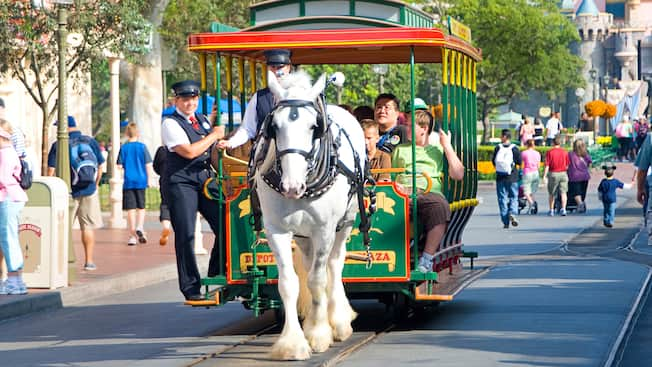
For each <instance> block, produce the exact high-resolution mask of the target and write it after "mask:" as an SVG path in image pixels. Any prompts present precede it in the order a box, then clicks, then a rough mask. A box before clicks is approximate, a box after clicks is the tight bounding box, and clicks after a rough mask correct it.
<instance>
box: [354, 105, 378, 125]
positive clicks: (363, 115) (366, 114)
mask: <svg viewBox="0 0 652 367" xmlns="http://www.w3.org/2000/svg"><path fill="white" fill-rule="evenodd" d="M353 116H355V118H356V119H358V121H359V122H362V120H364V119H371V120H373V119H374V109H373V108H371V107H369V106H358V107H356V108H355V109H353Z"/></svg>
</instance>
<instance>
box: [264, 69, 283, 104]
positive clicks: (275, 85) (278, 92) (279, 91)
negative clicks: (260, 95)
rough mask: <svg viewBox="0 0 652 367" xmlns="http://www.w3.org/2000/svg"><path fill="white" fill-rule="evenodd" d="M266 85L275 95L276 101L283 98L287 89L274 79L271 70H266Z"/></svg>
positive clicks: (274, 76)
mask: <svg viewBox="0 0 652 367" xmlns="http://www.w3.org/2000/svg"><path fill="white" fill-rule="evenodd" d="M267 86H268V87H269V90H270V91H271V92H272V94H273V95H274V96H275V97H276V100H277V101H282V100H284V99H285V96H286V94H287V91H286V90H285V89H284V88H283V87H282V86H281V83H279V82H278V80H277V79H276V75H274V73H272V72H271V71H269V70H267Z"/></svg>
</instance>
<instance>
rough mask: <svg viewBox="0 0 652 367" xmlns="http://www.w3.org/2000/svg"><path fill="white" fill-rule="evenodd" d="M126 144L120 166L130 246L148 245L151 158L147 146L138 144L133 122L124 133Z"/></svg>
mask: <svg viewBox="0 0 652 367" xmlns="http://www.w3.org/2000/svg"><path fill="white" fill-rule="evenodd" d="M125 135H126V136H127V142H126V143H125V144H123V145H122V147H120V151H119V152H118V160H117V164H118V167H119V168H122V172H123V175H122V177H124V182H123V184H122V210H124V211H126V212H127V228H128V229H129V239H128V240H127V245H129V246H135V245H136V244H138V243H147V236H146V235H145V229H144V225H145V206H146V198H145V190H146V189H147V186H148V185H149V178H150V176H151V171H152V157H151V156H150V154H149V151H148V150H147V146H145V144H143V143H141V142H139V141H138V137H139V133H138V126H137V125H136V124H135V123H134V122H130V123H129V124H128V125H127V128H126V129H125Z"/></svg>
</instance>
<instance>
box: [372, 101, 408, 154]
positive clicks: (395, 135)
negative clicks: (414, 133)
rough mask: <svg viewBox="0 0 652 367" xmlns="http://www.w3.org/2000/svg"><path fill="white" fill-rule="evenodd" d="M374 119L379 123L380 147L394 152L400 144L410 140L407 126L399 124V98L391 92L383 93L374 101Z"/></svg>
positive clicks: (384, 150)
mask: <svg viewBox="0 0 652 367" xmlns="http://www.w3.org/2000/svg"><path fill="white" fill-rule="evenodd" d="M374 106H375V107H374V120H376V122H377V123H378V132H379V134H380V139H379V140H378V144H376V145H377V146H378V149H380V150H382V151H383V152H387V153H390V154H391V153H392V152H393V151H394V148H395V147H396V146H398V145H399V144H402V143H406V142H407V141H408V133H407V127H406V126H405V125H399V124H398V117H399V112H400V110H399V107H398V106H399V100H398V98H396V96H395V95H393V94H391V93H381V94H379V95H378V97H376V101H375V103H374Z"/></svg>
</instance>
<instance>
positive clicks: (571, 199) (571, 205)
mask: <svg viewBox="0 0 652 367" xmlns="http://www.w3.org/2000/svg"><path fill="white" fill-rule="evenodd" d="M583 191H584V192H577V191H576V188H575V187H574V186H571V185H569V186H568V192H567V193H566V212H567V213H573V212H575V211H577V209H578V206H579V203H578V202H577V201H575V196H577V195H579V196H580V197H581V198H582V201H584V200H585V199H586V190H583ZM560 209H561V193H559V192H558V193H557V196H556V197H555V212H556V213H559V210H560Z"/></svg>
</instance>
